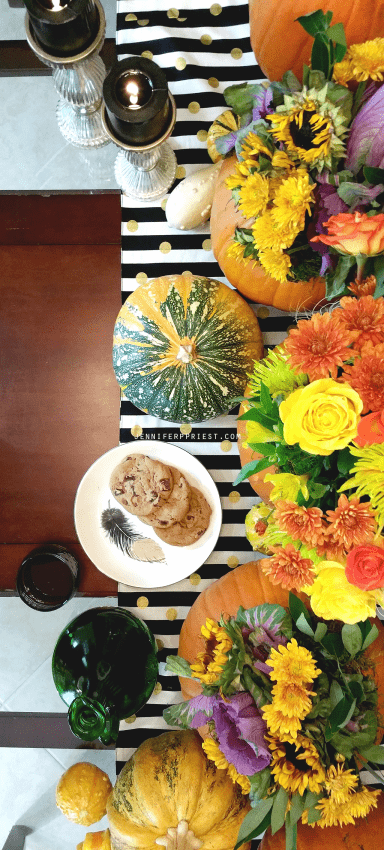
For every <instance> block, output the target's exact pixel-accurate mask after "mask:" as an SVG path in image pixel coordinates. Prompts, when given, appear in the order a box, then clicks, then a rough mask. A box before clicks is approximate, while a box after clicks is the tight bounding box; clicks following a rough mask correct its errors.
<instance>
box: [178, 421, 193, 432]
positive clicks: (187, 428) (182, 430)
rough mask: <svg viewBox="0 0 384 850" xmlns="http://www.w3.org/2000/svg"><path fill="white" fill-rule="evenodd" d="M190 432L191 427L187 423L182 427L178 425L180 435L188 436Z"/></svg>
mask: <svg viewBox="0 0 384 850" xmlns="http://www.w3.org/2000/svg"><path fill="white" fill-rule="evenodd" d="M191 431H192V425H191V424H190V423H189V422H186V423H185V424H184V425H180V433H181V434H190V433H191Z"/></svg>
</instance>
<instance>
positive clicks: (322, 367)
mask: <svg viewBox="0 0 384 850" xmlns="http://www.w3.org/2000/svg"><path fill="white" fill-rule="evenodd" d="M351 300H352V299H351ZM359 303H360V302H359ZM355 336H356V333H351V332H350V331H349V330H348V329H347V327H346V326H345V327H342V326H341V325H340V324H339V323H338V322H336V321H335V320H334V318H333V314H330V313H324V315H322V314H321V313H315V315H314V316H312V318H311V319H309V320H308V319H303V320H301V321H300V322H298V323H297V328H294V329H293V330H291V331H290V334H289V337H288V339H287V340H286V341H285V343H284V350H285V351H286V352H287V353H288V354H289V365H290V366H292V367H293V368H294V369H297V370H298V371H300V372H306V373H307V375H308V377H309V380H310V381H317V380H318V379H319V378H329V376H331V377H332V378H336V377H337V369H338V366H342V365H343V363H344V362H345V361H346V360H349V359H350V357H351V351H350V349H349V348H348V346H349V345H351V343H352V342H353V339H354V337H355Z"/></svg>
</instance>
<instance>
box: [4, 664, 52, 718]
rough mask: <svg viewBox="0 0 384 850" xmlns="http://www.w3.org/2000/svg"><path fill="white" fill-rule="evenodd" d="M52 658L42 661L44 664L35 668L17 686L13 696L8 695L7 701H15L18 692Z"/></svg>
mask: <svg viewBox="0 0 384 850" xmlns="http://www.w3.org/2000/svg"><path fill="white" fill-rule="evenodd" d="M50 658H51V655H47V657H46V658H44V661H42V662H41V664H39V665H38V666H37V667H35V669H34V670H32V673H30V674H29V676H27V678H26V679H23V681H22V682H20V684H19V685H18V686H17V688H15V690H14V691H12V693H11V694H8V696H7V700H10V699H13V697H14V696H15V694H17V693H18V691H19V690H20V689H21V688H24V686H25V685H26V684H27V683H28V682H29V680H30V679H31V678H32V676H34V675H35V674H36V673H37V672H38V671H39V670H40V669H41V668H42V667H44V664H46V663H47V661H49V660H50ZM3 704H4V705H6V704H7V703H6V701H4V703H3ZM7 710H8V711H12V709H10V708H7Z"/></svg>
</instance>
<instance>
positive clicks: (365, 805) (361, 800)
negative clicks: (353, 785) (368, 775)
mask: <svg viewBox="0 0 384 850" xmlns="http://www.w3.org/2000/svg"><path fill="white" fill-rule="evenodd" d="M381 793H382V792H381V790H380V789H377V790H375V789H372V790H370V789H369V788H366V787H365V786H364V787H363V788H362V789H361V791H356V792H355V793H354V794H352V795H351V797H350V798H349V801H348V807H349V811H350V812H351V814H352V815H353V817H355V818H364V817H365V816H366V815H367V814H368V813H369V812H370V811H371V809H376V807H377V804H378V798H379V796H380V794H381Z"/></svg>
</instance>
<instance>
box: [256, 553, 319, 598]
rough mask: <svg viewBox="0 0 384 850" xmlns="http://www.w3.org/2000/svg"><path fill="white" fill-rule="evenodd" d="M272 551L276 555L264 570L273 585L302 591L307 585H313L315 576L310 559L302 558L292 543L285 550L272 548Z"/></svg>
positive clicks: (265, 565) (263, 565)
mask: <svg viewBox="0 0 384 850" xmlns="http://www.w3.org/2000/svg"><path fill="white" fill-rule="evenodd" d="M271 549H272V552H274V554H273V555H272V557H271V558H269V559H268V560H267V561H266V562H265V563H263V564H262V570H263V573H265V575H267V576H269V578H270V580H271V582H272V584H280V585H281V586H282V587H285V588H286V589H287V590H301V588H302V587H305V585H311V584H313V582H314V580H315V574H314V571H313V561H311V559H310V558H302V556H301V555H300V552H299V550H298V549H295V547H294V546H293V545H292V543H288V544H287V545H286V546H285V547H284V548H283V547H281V546H279V547H277V546H272V547H271Z"/></svg>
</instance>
